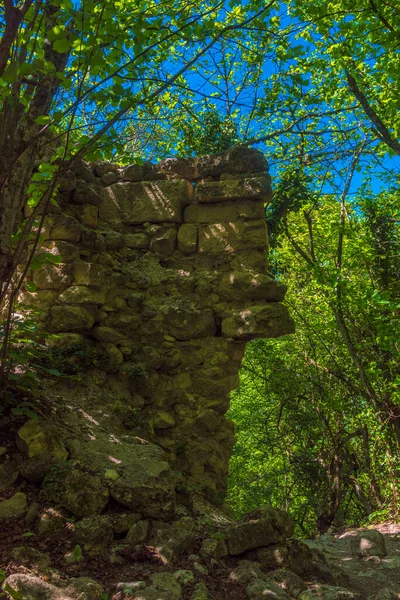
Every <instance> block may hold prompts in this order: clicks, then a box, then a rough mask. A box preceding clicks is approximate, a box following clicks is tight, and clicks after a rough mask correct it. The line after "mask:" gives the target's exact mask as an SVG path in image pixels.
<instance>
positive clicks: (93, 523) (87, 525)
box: [74, 515, 114, 556]
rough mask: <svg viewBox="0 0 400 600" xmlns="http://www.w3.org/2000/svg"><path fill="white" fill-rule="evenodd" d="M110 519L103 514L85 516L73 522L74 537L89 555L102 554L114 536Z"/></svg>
mask: <svg viewBox="0 0 400 600" xmlns="http://www.w3.org/2000/svg"><path fill="white" fill-rule="evenodd" d="M113 534H114V532H113V528H112V525H111V522H110V519H109V518H108V517H107V516H105V515H102V516H98V515H96V516H93V517H86V518H85V519H82V521H78V522H77V523H76V524H75V529H74V538H75V540H76V542H77V543H78V544H80V545H81V546H82V547H83V548H84V550H85V551H86V552H88V553H89V554H90V555H92V556H93V555H96V554H104V553H105V552H106V551H107V549H108V547H109V545H110V544H111V542H112V540H113V537H114V535H113Z"/></svg>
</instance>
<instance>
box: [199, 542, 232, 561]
mask: <svg viewBox="0 0 400 600" xmlns="http://www.w3.org/2000/svg"><path fill="white" fill-rule="evenodd" d="M227 554H228V548H227V545H226V542H225V540H224V539H215V538H206V539H205V540H203V542H202V544H201V548H200V556H204V557H205V558H214V559H216V560H219V559H220V558H222V557H223V556H227Z"/></svg>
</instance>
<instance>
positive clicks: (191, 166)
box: [156, 157, 198, 181]
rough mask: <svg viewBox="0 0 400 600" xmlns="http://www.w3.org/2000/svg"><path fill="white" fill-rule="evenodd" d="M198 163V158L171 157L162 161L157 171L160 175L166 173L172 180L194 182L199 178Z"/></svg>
mask: <svg viewBox="0 0 400 600" xmlns="http://www.w3.org/2000/svg"><path fill="white" fill-rule="evenodd" d="M196 163H197V159H196V158H181V157H173V158H172V157H171V158H166V159H165V160H161V161H160V162H159V163H158V164H157V165H156V170H157V172H159V173H164V174H165V175H167V176H168V177H170V178H171V179H172V178H182V179H187V180H188V181H194V180H195V179H197V178H198V174H197V168H196Z"/></svg>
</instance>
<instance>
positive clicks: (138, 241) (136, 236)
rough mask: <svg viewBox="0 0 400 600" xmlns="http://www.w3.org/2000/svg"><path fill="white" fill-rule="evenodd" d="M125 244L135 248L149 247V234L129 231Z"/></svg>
mask: <svg viewBox="0 0 400 600" xmlns="http://www.w3.org/2000/svg"><path fill="white" fill-rule="evenodd" d="M125 244H126V246H127V247H128V248H133V249H135V250H140V249H145V248H148V247H149V236H148V235H147V234H146V233H128V234H126V235H125Z"/></svg>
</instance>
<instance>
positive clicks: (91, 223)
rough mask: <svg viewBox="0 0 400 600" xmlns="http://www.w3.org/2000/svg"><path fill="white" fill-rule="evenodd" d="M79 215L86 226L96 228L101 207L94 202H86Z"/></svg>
mask: <svg viewBox="0 0 400 600" xmlns="http://www.w3.org/2000/svg"><path fill="white" fill-rule="evenodd" d="M78 217H79V220H80V222H81V223H82V224H83V225H85V227H90V228H91V229H95V228H96V227H97V225H98V223H99V209H98V208H97V206H94V205H93V204H84V205H83V206H82V209H81V210H80V211H79V215H78Z"/></svg>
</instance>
